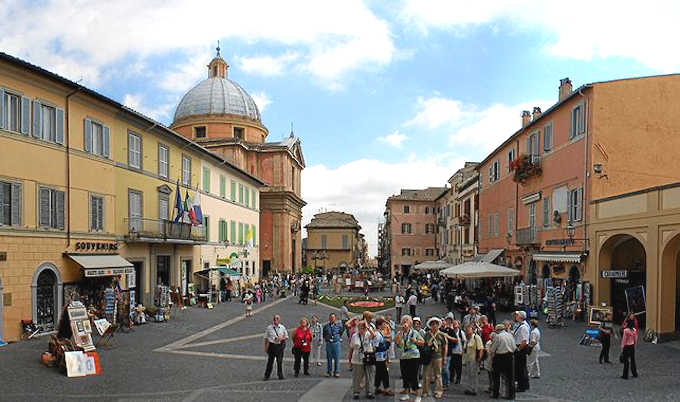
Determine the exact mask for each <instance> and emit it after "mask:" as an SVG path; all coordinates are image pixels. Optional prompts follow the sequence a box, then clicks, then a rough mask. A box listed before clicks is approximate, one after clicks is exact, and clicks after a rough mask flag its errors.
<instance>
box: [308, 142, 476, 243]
mask: <svg viewBox="0 0 680 402" xmlns="http://www.w3.org/2000/svg"><path fill="white" fill-rule="evenodd" d="M463 163H464V160H463V159H462V158H459V157H457V156H456V155H453V154H440V155H432V156H429V157H423V156H421V157H419V158H417V159H409V160H405V161H402V162H397V163H387V162H382V161H378V160H374V159H359V160H356V161H352V162H349V163H346V164H344V165H341V166H339V167H337V168H334V169H332V168H328V167H326V166H324V165H314V166H308V167H307V168H306V169H305V170H303V171H302V198H304V200H305V201H306V202H307V206H305V207H304V209H303V224H307V223H309V221H310V220H311V218H312V216H313V215H314V214H315V213H318V212H319V211H320V210H329V211H330V210H340V211H344V212H347V213H351V214H353V215H354V216H355V217H356V218H357V219H358V220H359V224H360V225H361V226H362V233H364V234H365V235H366V241H367V242H368V245H369V252H370V253H371V255H375V254H376V252H377V242H378V232H377V228H378V222H379V221H380V220H381V219H382V214H383V212H384V210H385V202H386V201H387V197H389V196H390V195H392V194H397V193H399V190H400V189H402V188H425V187H428V186H440V187H443V186H444V185H445V184H446V180H448V178H449V177H451V174H453V173H454V172H455V171H456V170H457V169H459V168H461V167H462V166H463Z"/></svg>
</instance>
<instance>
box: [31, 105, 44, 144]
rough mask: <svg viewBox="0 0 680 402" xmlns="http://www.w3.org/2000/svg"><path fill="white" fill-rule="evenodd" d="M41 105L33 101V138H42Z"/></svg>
mask: <svg viewBox="0 0 680 402" xmlns="http://www.w3.org/2000/svg"><path fill="white" fill-rule="evenodd" d="M41 122H42V105H41V104H40V102H38V101H37V100H35V101H33V136H34V137H35V138H42V124H40V123H41Z"/></svg>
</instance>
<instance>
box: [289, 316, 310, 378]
mask: <svg viewBox="0 0 680 402" xmlns="http://www.w3.org/2000/svg"><path fill="white" fill-rule="evenodd" d="M311 351H312V331H311V329H310V328H309V322H308V321H307V319H306V318H304V317H302V319H301V320H300V326H298V327H297V328H296V329H295V332H294V333H293V354H294V355H295V364H294V366H293V370H294V371H295V377H297V376H299V375H300V359H302V360H303V361H304V373H305V375H309V352H311Z"/></svg>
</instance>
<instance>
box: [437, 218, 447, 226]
mask: <svg viewBox="0 0 680 402" xmlns="http://www.w3.org/2000/svg"><path fill="white" fill-rule="evenodd" d="M437 224H438V225H439V226H441V227H446V218H445V217H443V216H440V217H439V219H437Z"/></svg>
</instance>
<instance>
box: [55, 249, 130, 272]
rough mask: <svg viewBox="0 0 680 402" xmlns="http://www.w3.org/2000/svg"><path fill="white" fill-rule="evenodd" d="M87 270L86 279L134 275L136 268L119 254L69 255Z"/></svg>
mask: <svg viewBox="0 0 680 402" xmlns="http://www.w3.org/2000/svg"><path fill="white" fill-rule="evenodd" d="M67 255H68V256H69V258H70V259H72V260H73V261H75V262H76V263H78V265H80V266H81V267H83V268H84V269H85V277H96V276H114V275H122V274H134V273H135V268H134V266H133V265H132V264H131V263H130V262H129V261H128V260H126V259H125V258H123V257H121V256H119V255H117V254H67Z"/></svg>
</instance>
